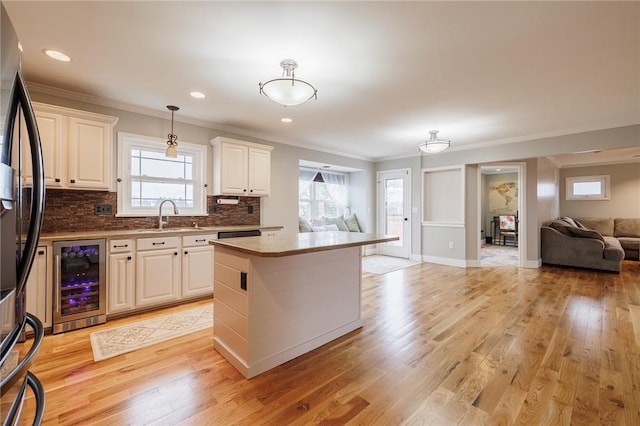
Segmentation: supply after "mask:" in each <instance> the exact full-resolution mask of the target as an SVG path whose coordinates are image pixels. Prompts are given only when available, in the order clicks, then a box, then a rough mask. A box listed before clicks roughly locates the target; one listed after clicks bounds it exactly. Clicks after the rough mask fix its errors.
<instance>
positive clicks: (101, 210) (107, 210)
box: [94, 204, 111, 214]
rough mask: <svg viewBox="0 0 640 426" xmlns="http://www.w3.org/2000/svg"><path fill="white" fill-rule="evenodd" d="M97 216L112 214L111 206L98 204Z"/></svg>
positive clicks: (96, 208) (95, 210) (96, 206)
mask: <svg viewBox="0 0 640 426" xmlns="http://www.w3.org/2000/svg"><path fill="white" fill-rule="evenodd" d="M94 213H95V214H111V204H96V205H95V209H94Z"/></svg>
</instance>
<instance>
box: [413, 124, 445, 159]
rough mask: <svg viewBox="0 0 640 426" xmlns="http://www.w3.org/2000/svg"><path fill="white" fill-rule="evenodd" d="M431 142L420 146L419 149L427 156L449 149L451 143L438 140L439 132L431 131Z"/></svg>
mask: <svg viewBox="0 0 640 426" xmlns="http://www.w3.org/2000/svg"><path fill="white" fill-rule="evenodd" d="M429 135H430V136H429V140H428V141H426V142H423V143H421V144H420V145H418V149H419V150H420V151H422V152H424V153H427V154H435V153H437V152H442V151H444V150H445V149H447V148H449V145H451V141H445V140H442V139H438V130H430V131H429Z"/></svg>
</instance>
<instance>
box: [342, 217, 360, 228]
mask: <svg viewBox="0 0 640 426" xmlns="http://www.w3.org/2000/svg"><path fill="white" fill-rule="evenodd" d="M343 220H344V223H345V224H346V225H347V228H348V229H349V231H351V232H360V225H359V224H358V219H356V214H355V213H351V214H350V215H349V216H346V217H344V218H343Z"/></svg>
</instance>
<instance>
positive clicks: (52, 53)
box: [42, 49, 71, 62]
mask: <svg viewBox="0 0 640 426" xmlns="http://www.w3.org/2000/svg"><path fill="white" fill-rule="evenodd" d="M42 52H43V53H44V54H45V55H47V56H48V57H50V58H51V59H55V60H56V61H60V62H71V58H70V57H69V56H68V55H65V54H64V53H62V52H58V51H57V50H52V49H46V50H43V51H42Z"/></svg>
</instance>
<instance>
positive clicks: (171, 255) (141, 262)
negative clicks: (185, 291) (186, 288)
mask: <svg viewBox="0 0 640 426" xmlns="http://www.w3.org/2000/svg"><path fill="white" fill-rule="evenodd" d="M135 289H136V307H144V306H153V305H159V304H162V303H167V302H173V301H176V300H178V299H180V298H181V294H180V237H165V238H141V239H139V240H138V251H137V253H136V285H135Z"/></svg>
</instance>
